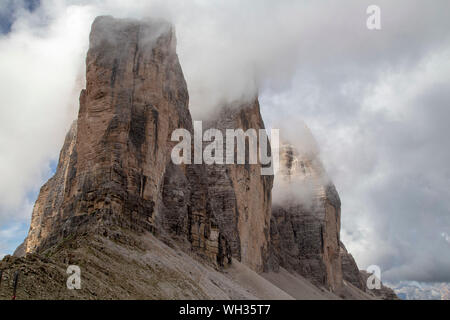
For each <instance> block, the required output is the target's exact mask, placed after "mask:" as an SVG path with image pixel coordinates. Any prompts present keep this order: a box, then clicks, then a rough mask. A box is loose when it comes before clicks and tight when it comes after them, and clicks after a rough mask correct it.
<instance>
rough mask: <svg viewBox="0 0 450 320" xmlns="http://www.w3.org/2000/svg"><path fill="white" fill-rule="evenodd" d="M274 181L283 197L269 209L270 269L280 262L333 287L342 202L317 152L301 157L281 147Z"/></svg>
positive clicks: (337, 279)
mask: <svg viewBox="0 0 450 320" xmlns="http://www.w3.org/2000/svg"><path fill="white" fill-rule="evenodd" d="M277 179H279V180H277V181H278V183H277V184H276V186H275V188H281V189H284V191H283V193H287V195H286V196H283V198H282V199H281V200H280V199H279V200H278V201H277V202H275V203H274V205H273V208H272V220H271V229H270V232H271V259H270V261H269V265H270V267H271V268H275V269H277V268H278V267H279V266H281V267H283V268H285V269H287V270H291V271H296V272H298V273H300V274H301V275H303V276H305V277H306V278H309V279H311V280H312V281H313V282H315V283H316V284H318V285H322V286H326V287H328V288H330V289H332V290H336V289H338V288H339V287H340V286H341V285H342V266H341V257H340V247H339V243H340V240H339V233H340V210H341V209H340V206H341V203H340V200H339V195H338V194H337V192H336V189H335V187H334V185H333V184H332V183H331V182H330V181H329V180H328V178H327V177H326V173H325V171H324V169H323V167H322V164H321V163H320V160H319V159H318V157H317V156H316V155H314V154H308V155H306V154H305V155H301V154H299V153H298V152H297V151H296V150H295V148H294V147H293V146H291V145H283V146H282V147H281V148H280V172H279V175H278V176H277ZM306 192H308V194H303V193H306Z"/></svg>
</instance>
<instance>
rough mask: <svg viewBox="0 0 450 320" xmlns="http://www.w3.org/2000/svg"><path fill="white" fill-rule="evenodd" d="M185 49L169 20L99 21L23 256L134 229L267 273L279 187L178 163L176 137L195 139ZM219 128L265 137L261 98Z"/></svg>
mask: <svg viewBox="0 0 450 320" xmlns="http://www.w3.org/2000/svg"><path fill="white" fill-rule="evenodd" d="M175 47H176V41H175V35H174V32H173V28H172V26H171V25H170V24H169V23H167V22H165V21H157V20H149V21H144V22H141V21H134V20H120V19H114V18H112V17H99V18H97V19H96V20H95V21H94V23H93V25H92V30H91V34H90V47H89V51H88V54H87V58H86V89H85V90H82V92H81V95H80V110H79V114H78V120H77V121H76V122H75V123H74V124H73V125H72V128H71V130H70V132H69V133H68V135H67V137H66V140H65V143H64V146H63V149H62V151H61V155H60V160H59V164H58V168H57V171H56V173H55V176H54V177H52V178H51V179H50V180H49V181H48V182H47V183H46V184H45V185H44V186H43V187H42V189H41V192H40V194H39V198H38V200H37V202H36V204H35V207H34V210H33V215H32V222H31V227H30V231H29V235H28V237H27V239H26V241H25V243H24V250H19V251H18V252H17V255H21V254H23V253H24V251H25V252H26V253H30V252H39V251H42V250H44V249H47V248H49V247H51V246H53V245H55V244H57V243H59V242H61V241H62V240H64V239H65V238H67V237H72V236H75V235H79V234H86V233H92V232H94V233H95V234H100V235H102V236H105V237H110V238H117V237H120V236H121V231H120V230H121V229H122V228H126V229H131V230H133V231H135V232H138V233H140V232H144V231H150V232H152V233H154V234H156V235H157V236H159V237H161V238H164V239H168V240H179V242H181V243H185V244H188V245H189V246H190V247H191V248H193V249H195V250H196V251H197V252H198V253H199V254H200V255H203V256H205V257H207V258H209V259H210V260H211V261H213V262H214V263H217V264H219V265H225V264H227V263H230V262H231V258H232V257H235V258H237V259H239V260H241V261H243V262H244V263H245V264H247V265H248V266H250V267H251V268H253V269H254V270H258V271H260V270H262V268H263V262H264V259H265V257H266V255H267V251H268V249H267V248H268V241H269V223H270V200H271V196H270V192H271V188H272V178H271V177H270V178H267V177H266V178H264V177H261V175H260V171H259V170H260V166H259V165H246V166H244V165H174V164H173V163H172V162H171V158H170V155H171V151H172V148H173V146H174V145H175V144H176V143H177V142H172V141H170V139H171V134H172V132H173V131H174V130H175V129H177V128H184V129H186V130H188V131H190V132H191V133H193V127H192V120H191V115H190V113H189V110H188V92H187V86H186V82H185V80H184V77H183V73H182V70H181V67H180V64H179V62H178V57H177V55H176V48H175ZM214 123H215V125H217V127H218V128H221V129H225V128H227V129H233V128H242V129H244V130H246V129H248V128H254V129H259V128H264V123H263V121H262V118H261V115H260V111H259V104H258V101H257V99H255V101H254V102H252V103H248V104H243V105H238V106H233V108H227V109H224V112H223V113H221V114H220V116H219V117H218V120H216V121H215V122H214Z"/></svg>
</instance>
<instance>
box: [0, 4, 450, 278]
mask: <svg viewBox="0 0 450 320" xmlns="http://www.w3.org/2000/svg"><path fill="white" fill-rule="evenodd" d="M370 4H377V5H378V6H380V8H381V22H382V29H381V30H378V31H370V30H368V29H367V28H366V18H367V14H366V8H367V6H368V5H370ZM448 12H450V2H448V1H445V0H442V1H440V0H436V1H433V2H432V3H427V2H424V1H419V0H411V1H407V0H400V1H395V2H394V1H388V0H382V1H365V0H363V1H360V0H346V1H337V0H329V1H320V2H319V1H276V2H275V1H271V2H269V1H248V2H245V3H244V2H241V1H236V0H231V1H226V2H224V1H192V2H187V1H173V0H172V1H162V0H161V1H133V2H131V1H124V0H105V1H101V0H95V1H85V0H78V1H76V0H73V1H71V0H66V1H64V0H41V1H40V4H39V5H37V6H35V7H33V8H32V9H30V8H29V1H26V0H21V1H11V0H0V17H1V19H6V18H4V17H8V19H10V20H11V21H6V20H4V21H2V23H0V25H1V26H2V29H1V30H3V34H0V96H1V97H2V102H1V108H0V175H1V177H2V180H1V183H0V255H3V254H9V253H12V250H13V249H14V247H15V246H17V245H18V244H19V243H20V242H21V240H23V238H24V237H25V236H26V233H27V231H28V230H27V228H28V225H29V219H30V216H31V209H32V205H33V203H34V201H35V199H36V194H37V192H38V190H39V188H40V186H41V185H42V184H43V183H44V182H45V181H46V180H47V179H48V178H49V177H50V175H51V174H52V171H53V170H54V166H55V162H56V161H57V158H58V154H59V150H60V148H61V146H62V143H63V140H64V136H65V133H66V131H67V130H68V129H69V127H70V124H71V122H72V120H73V119H75V118H76V115H77V111H78V96H79V93H80V90H81V89H82V88H84V86H85V83H84V72H85V65H84V62H85V55H86V52H87V49H88V37H89V30H90V26H91V23H92V22H93V20H94V18H95V17H96V16H99V15H112V16H114V17H118V18H133V19H143V18H146V17H152V18H163V19H166V20H168V21H170V22H172V23H173V25H174V26H175V31H176V36H177V52H178V55H179V59H180V63H181V65H182V68H183V72H184V75H185V78H186V81H187V84H188V89H189V95H190V109H191V112H192V115H193V119H196V120H197V119H203V118H207V117H208V116H209V115H210V114H211V113H213V112H214V111H215V110H216V108H217V107H218V106H221V105H224V104H229V103H230V102H234V101H246V100H248V99H252V98H253V97H254V95H255V94H256V93H258V94H259V99H260V104H261V110H262V116H263V118H264V121H265V124H266V127H268V128H280V129H281V133H280V134H281V135H282V136H283V132H285V135H286V136H288V137H289V139H290V140H293V141H294V144H295V143H298V144H300V147H301V148H304V149H305V150H306V149H308V148H310V147H311V148H312V145H311V146H310V145H309V143H305V141H309V140H308V135H307V134H306V133H305V131H304V130H302V129H301V126H300V125H299V124H300V123H304V124H306V126H307V127H309V129H310V130H311V132H312V135H313V136H314V138H315V140H316V141H317V152H318V154H319V155H320V159H321V160H322V162H323V164H324V167H325V169H326V171H327V173H328V176H329V177H330V178H331V180H332V181H333V183H334V184H335V185H336V188H337V191H338V192H339V195H340V198H341V201H342V231H341V237H342V240H343V242H344V243H345V245H346V247H347V249H348V251H349V252H351V253H352V254H353V256H354V257H355V259H356V261H357V263H358V265H359V267H360V268H366V267H367V266H369V265H372V264H376V265H379V266H380V267H381V270H382V280H383V281H384V280H389V281H400V280H416V281H427V282H434V281H437V282H450V243H449V241H448V239H447V238H446V237H445V235H447V237H448V234H450V212H449V211H450V169H449V166H448V163H450V148H448V137H449V136H450V128H449V126H448V121H449V119H450V107H449V106H450V90H449V83H450V32H449V31H448V30H450V20H449V19H448ZM291 137H292V138H291ZM299 141H300V142H299Z"/></svg>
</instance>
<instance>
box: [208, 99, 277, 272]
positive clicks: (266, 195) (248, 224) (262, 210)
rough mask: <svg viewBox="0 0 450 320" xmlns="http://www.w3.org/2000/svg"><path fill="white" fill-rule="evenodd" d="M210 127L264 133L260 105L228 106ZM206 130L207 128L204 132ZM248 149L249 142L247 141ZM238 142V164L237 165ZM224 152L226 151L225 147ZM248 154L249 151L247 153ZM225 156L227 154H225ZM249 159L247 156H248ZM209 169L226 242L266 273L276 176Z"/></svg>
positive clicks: (250, 168) (256, 169)
mask: <svg viewBox="0 0 450 320" xmlns="http://www.w3.org/2000/svg"><path fill="white" fill-rule="evenodd" d="M216 118H217V119H216V120H213V121H211V122H210V123H208V124H207V127H210V128H216V129H219V130H221V131H222V133H223V136H224V143H225V140H226V139H225V133H226V129H242V130H243V131H244V132H246V131H247V130H248V129H255V130H256V132H258V130H259V129H264V128H265V127H264V122H263V120H262V118H261V114H260V109H259V102H258V99H255V100H254V101H252V102H249V103H244V104H238V105H234V106H226V107H224V108H222V110H220V112H219V113H218V115H217V117H216ZM205 129H207V128H205ZM246 143H247V147H248V143H249V142H248V139H247V140H246ZM236 144H237V142H236V141H235V161H236V159H237V158H236ZM224 150H225V147H224ZM247 150H248V149H247ZM224 156H225V152H224ZM246 156H247V158H248V154H247V155H246ZM248 163H249V162H248V159H247V160H246V164H245V165H238V164H232V165H226V164H224V165H214V166H206V170H207V173H208V181H209V185H210V195H211V208H212V209H213V212H214V213H215V216H216V219H217V221H218V224H219V226H220V228H221V230H224V234H225V236H226V237H227V239H231V241H230V247H231V250H232V253H233V256H234V257H236V258H238V259H239V260H240V261H242V262H243V263H244V264H246V265H248V266H250V267H251V268H252V269H254V270H256V271H263V269H264V264H265V261H266V260H267V259H268V248H269V241H270V234H269V231H270V216H271V204H272V195H271V192H272V184H273V176H267V175H261V165H260V164H248Z"/></svg>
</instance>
